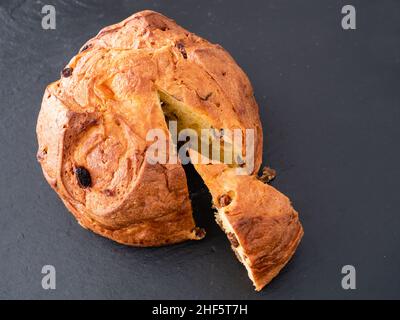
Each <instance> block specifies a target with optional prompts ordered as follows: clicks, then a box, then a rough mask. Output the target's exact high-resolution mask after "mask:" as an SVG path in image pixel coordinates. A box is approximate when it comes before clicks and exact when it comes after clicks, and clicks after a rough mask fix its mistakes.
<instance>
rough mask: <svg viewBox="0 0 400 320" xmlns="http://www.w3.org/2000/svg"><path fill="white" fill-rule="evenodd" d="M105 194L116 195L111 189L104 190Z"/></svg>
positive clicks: (108, 195)
mask: <svg viewBox="0 0 400 320" xmlns="http://www.w3.org/2000/svg"><path fill="white" fill-rule="evenodd" d="M104 194H105V195H106V196H107V197H113V196H115V192H114V190H110V189H106V190H104Z"/></svg>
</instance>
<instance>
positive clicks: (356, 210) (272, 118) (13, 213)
mask: <svg viewBox="0 0 400 320" xmlns="http://www.w3.org/2000/svg"><path fill="white" fill-rule="evenodd" d="M351 2H352V4H353V5H355V7H356V9H357V30H355V31H344V30H343V29H342V28H341V26H340V21H341V17H342V15H341V14H340V10H341V8H342V6H343V5H345V4H347V1H346V2H344V1H317V0H315V1H289V0H281V1H253V2H251V3H249V4H246V5H245V4H243V2H242V1H200V0H199V1H122V0H114V1H94V0H87V1H85V0H80V1H55V0H54V1H53V0H49V1H19V0H18V1H17V0H15V1H10V0H8V1H4V0H3V1H1V3H0V31H1V32H0V125H1V126H0V141H1V149H0V150H1V151H0V154H1V159H0V168H1V170H0V188H1V192H0V204H1V206H0V210H1V213H0V297H1V298H106V299H107V298H145V299H150V298H170V299H173V298H178V299H180V298H187V299H190V298H195V299H196V298H209V299H216V298H227V299H231V298H233V299H248V298H249V299H277V298H287V299H306V298H345V299H348V298H400V275H399V272H398V271H399V269H400V250H399V243H400V235H399V230H400V213H399V207H400V197H399V181H400V169H399V168H400V166H399V163H400V153H399V137H400V126H399V118H400V117H399V116H400V103H399V102H400V90H399V89H400V86H399V84H400V20H399V18H398V17H399V16H400V3H399V1H389V0H385V1H380V2H377V1H356V0H353V1H351ZM44 4H53V5H55V7H56V9H57V29H56V30H54V31H44V30H42V29H41V17H42V15H41V8H42V6H43V5H44ZM146 8H149V9H154V10H158V11H160V12H162V13H164V14H166V15H168V16H170V17H172V18H174V19H175V20H177V21H178V22H179V23H180V24H182V25H183V26H185V27H186V28H188V29H189V30H191V31H193V32H195V33H197V34H199V35H201V36H204V37H205V38H207V39H209V40H210V41H213V42H216V43H220V44H221V45H223V46H224V47H225V48H226V49H227V50H228V51H229V52H230V53H231V54H232V55H233V56H234V57H235V59H236V60H237V61H238V63H239V64H240V65H241V66H242V67H243V69H244V70H245V71H246V72H247V73H248V75H249V77H250V79H251V80H252V83H253V85H254V89H255V94H256V97H257V100H258V103H259V105H260V112H261V116H262V120H263V124H264V133H265V137H266V139H265V146H264V147H265V149H264V159H265V163H268V164H269V165H270V166H272V167H273V168H275V169H276V170H277V171H278V174H279V175H278V178H277V179H276V181H275V182H274V183H273V184H274V186H275V187H277V188H278V189H279V190H281V191H283V192H284V193H286V194H287V195H289V196H290V197H291V199H292V200H293V203H294V205H295V207H296V208H297V209H298V211H299V212H300V214H301V219H302V222H303V225H304V228H305V237H304V239H303V242H302V244H301V246H300V248H299V250H298V252H297V253H296V256H295V257H294V259H293V260H292V261H291V263H290V264H289V265H288V266H287V268H285V269H284V271H283V272H282V273H281V274H280V276H279V277H278V278H277V279H276V280H274V281H273V282H272V283H271V284H270V285H269V286H268V288H266V289H265V290H263V291H262V292H261V293H255V292H254V291H253V289H252V286H251V284H250V281H249V280H248V279H247V275H246V272H245V270H244V269H243V267H242V266H241V265H240V264H239V262H237V261H236V259H235V257H234V255H233V254H232V252H231V251H230V249H229V244H228V241H227V240H226V239H225V236H224V234H223V233H222V232H221V231H220V230H219V229H218V228H217V227H216V225H215V223H214V221H213V218H212V212H211V210H210V209H209V198H208V196H207V194H206V193H205V192H199V193H197V194H193V195H192V198H193V202H194V207H195V211H196V212H195V214H196V217H197V220H198V221H199V224H200V225H201V226H203V227H205V228H206V229H207V231H208V234H207V237H206V239H205V240H204V241H201V242H191V243H184V244H181V245H176V246H171V247H165V248H157V249H136V248H128V247H124V246H121V245H118V244H115V243H113V242H111V241H109V240H106V239H103V238H101V237H99V236H96V235H94V234H92V233H90V232H88V231H85V230H84V229H82V228H81V227H79V226H78V224H77V223H76V222H75V221H74V219H73V217H72V216H71V215H70V214H69V213H68V212H67V210H66V209H65V208H64V206H63V205H62V203H61V201H59V199H58V198H57V196H56V194H55V193H54V192H53V191H52V190H51V189H50V187H49V186H48V185H47V184H46V182H45V180H44V178H43V176H42V173H41V170H40V167H39V165H38V164H37V162H36V160H35V154H36V148H37V144H36V137H35V125H36V117H37V114H38V111H39V106H40V102H41V98H42V94H43V90H44V88H45V86H46V84H47V83H49V82H51V81H53V80H55V79H57V78H58V76H59V72H60V70H61V69H62V67H63V66H64V65H65V64H66V62H67V61H68V60H69V59H70V58H71V57H72V56H73V55H74V54H75V53H76V52H77V50H78V49H79V47H80V46H81V45H82V44H83V43H84V42H85V40H86V39H88V38H90V37H91V36H93V35H94V34H95V33H96V32H97V31H98V30H99V29H100V28H101V27H103V26H106V25H109V24H111V23H114V22H118V21H120V20H122V19H123V18H125V17H127V16H129V15H130V14H132V13H134V12H136V11H139V10H142V9H146ZM196 183H199V181H197V182H196ZM45 264H51V265H54V266H55V267H56V270H57V289H56V290H55V291H44V290H43V289H42V288H41V277H42V275H41V273H40V271H41V268H42V266H43V265H45ZM345 264H352V265H354V266H355V267H356V269H357V290H354V291H345V290H343V289H342V288H341V285H340V281H341V277H342V275H341V273H340V271H341V268H342V266H343V265H345Z"/></svg>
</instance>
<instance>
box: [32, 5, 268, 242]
mask: <svg viewBox="0 0 400 320" xmlns="http://www.w3.org/2000/svg"><path fill="white" fill-rule="evenodd" d="M160 90H161V91H165V92H168V93H169V94H171V95H172V96H174V98H176V99H178V100H180V101H182V102H184V103H186V104H187V105H189V106H190V107H192V108H193V109H194V110H195V111H196V112H198V113H201V114H204V115H206V116H207V117H208V118H209V119H210V123H212V125H213V126H215V127H216V128H236V127H238V128H253V127H254V128H256V130H257V132H258V137H257V139H258V140H257V143H256V145H257V160H256V161H257V163H256V168H255V170H257V169H258V167H259V164H260V163H261V148H262V136H261V125H260V121H259V118H258V109H257V108H258V107H257V104H256V102H255V100H254V98H253V95H252V89H251V85H250V83H249V81H248V79H247V77H246V76H245V74H244V73H243V72H242V71H241V70H240V68H239V67H238V66H237V65H236V64H235V62H234V61H233V59H232V58H231V57H230V56H229V54H228V53H226V52H225V51H224V50H223V49H222V48H221V47H220V46H217V45H212V44H210V43H208V42H207V41H205V40H203V39H201V38H199V37H197V36H195V35H193V34H191V33H190V32H188V31H186V30H185V29H183V28H181V27H179V26H178V25H177V24H176V23H175V22H174V21H172V20H170V19H168V18H166V17H164V16H163V15H161V14H159V13H156V12H152V11H142V12H139V13H137V14H134V15H133V16H131V17H129V18H128V19H126V20H124V21H122V22H121V23H118V24H116V25H113V26H109V27H107V28H105V29H103V30H101V31H100V33H99V34H98V35H97V36H96V37H94V38H93V39H91V40H89V41H88V42H87V43H86V44H85V45H84V46H83V48H82V49H81V52H80V53H79V54H77V55H76V56H75V57H74V58H73V59H72V60H71V61H70V63H69V64H68V66H67V67H66V69H65V70H64V72H63V76H62V78H61V80H59V81H57V82H55V83H53V84H51V85H49V87H48V88H47V90H46V93H45V95H44V98H43V104H42V110H41V112H40V116H39V119H38V125H37V134H38V140H39V151H38V159H39V161H40V162H41V164H42V167H43V171H44V174H45V176H46V178H47V180H48V181H49V183H50V184H51V185H52V187H53V188H54V189H55V190H56V192H57V193H58V194H59V195H60V197H61V198H62V199H63V201H64V203H66V205H67V207H68V208H69V209H70V210H71V211H72V212H73V213H74V214H75V216H76V217H77V219H78V220H79V221H80V223H81V224H82V225H83V226H85V227H87V228H89V229H92V230H94V231H95V232H97V233H100V234H102V235H105V236H107V237H110V238H112V239H114V240H116V241H119V242H123V243H126V244H131V245H160V244H165V243H173V242H179V241H183V240H186V239H195V238H197V236H196V235H194V232H193V231H192V230H193V229H194V227H195V226H194V221H193V218H192V216H191V207H190V202H189V198H188V192H187V186H186V183H185V174H184V172H183V169H182V167H181V166H180V164H177V165H168V166H162V165H149V164H148V163H147V162H146V150H147V147H148V144H146V141H145V137H146V133H147V131H148V130H149V129H151V128H162V129H163V130H165V131H166V132H167V127H166V125H165V123H164V117H163V114H162V112H161V109H160V105H159V99H158V94H157V92H158V91H160ZM78 166H82V167H84V168H86V169H88V170H89V172H90V175H91V178H92V180H93V186H92V187H91V188H81V187H80V186H79V184H78V182H77V177H76V174H75V172H74V170H75V169H76V167H78ZM166 200H167V201H166ZM162 223H165V225H166V226H168V228H169V229H168V230H169V232H167V233H166V232H165V230H164V228H163V227H162V226H161V225H162ZM140 230H142V231H140Z"/></svg>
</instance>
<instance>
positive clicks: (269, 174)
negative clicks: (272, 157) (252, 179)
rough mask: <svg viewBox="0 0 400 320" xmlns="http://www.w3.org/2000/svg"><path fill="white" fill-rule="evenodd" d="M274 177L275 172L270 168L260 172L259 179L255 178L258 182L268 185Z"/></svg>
mask: <svg viewBox="0 0 400 320" xmlns="http://www.w3.org/2000/svg"><path fill="white" fill-rule="evenodd" d="M275 177H276V171H275V170H274V169H271V168H270V167H264V168H263V170H262V175H261V176H260V177H257V178H258V180H260V181H262V182H264V183H268V182H270V181H272V180H274V179H275Z"/></svg>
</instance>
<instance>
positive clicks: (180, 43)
mask: <svg viewBox="0 0 400 320" xmlns="http://www.w3.org/2000/svg"><path fill="white" fill-rule="evenodd" d="M176 47H177V48H178V50H179V51H180V53H181V54H182V57H183V59H187V53H186V49H185V45H184V44H183V43H182V42H178V43H177V44H176Z"/></svg>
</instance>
